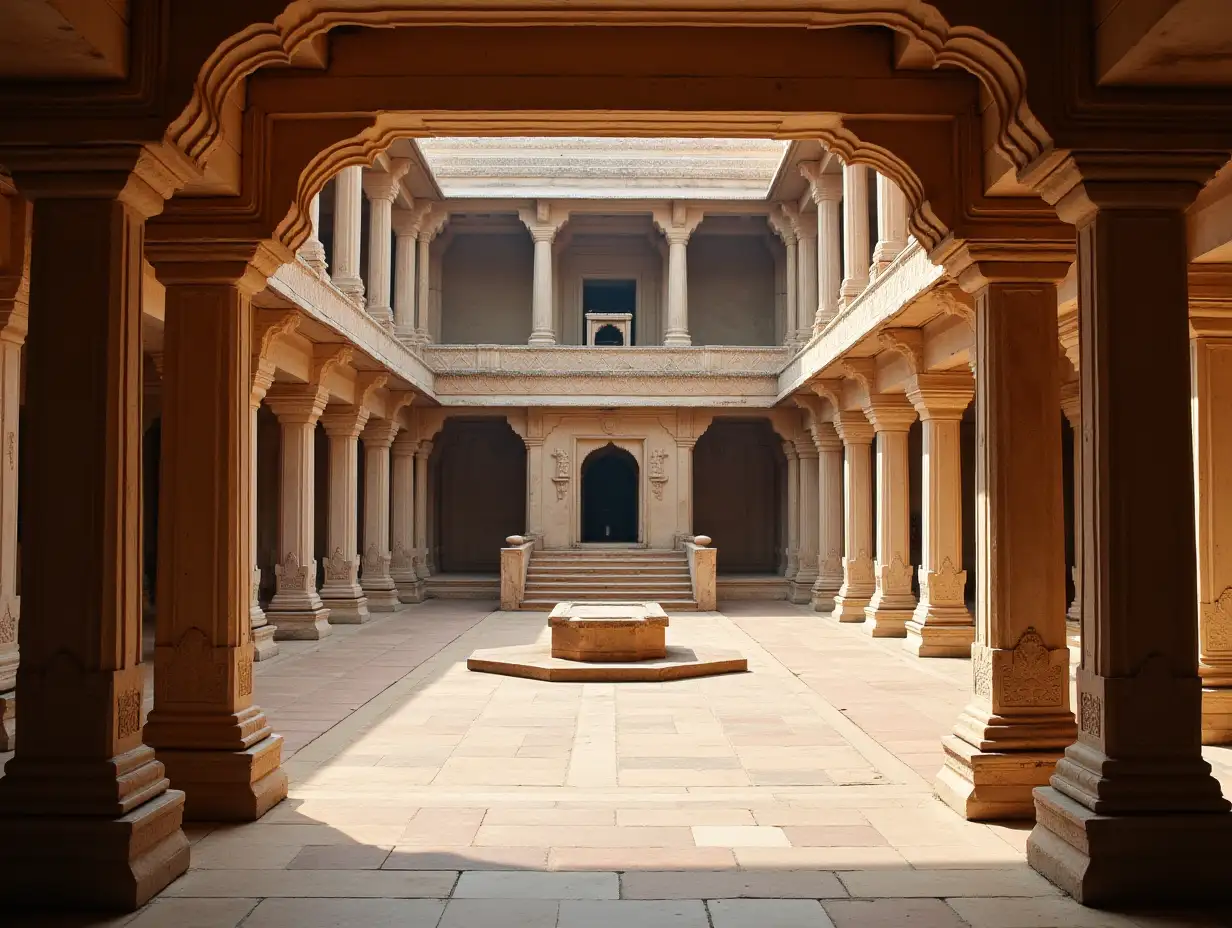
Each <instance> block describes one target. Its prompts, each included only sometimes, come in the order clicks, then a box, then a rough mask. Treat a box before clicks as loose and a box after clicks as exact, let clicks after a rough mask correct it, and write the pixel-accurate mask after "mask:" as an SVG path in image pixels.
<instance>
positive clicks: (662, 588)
mask: <svg viewBox="0 0 1232 928" xmlns="http://www.w3.org/2000/svg"><path fill="white" fill-rule="evenodd" d="M593 600H618V601H627V600H635V601H643V600H649V601H651V602H657V603H661V604H662V605H663V608H664V609H665V610H667V611H668V612H673V611H675V612H680V611H686V610H689V611H691V610H696V609H697V601H696V600H695V599H694V598H693V583H692V581H691V580H690V579H689V561H688V557H687V555H686V554H685V553H684V552H683V551H646V550H642V549H638V548H613V549H603V548H598V549H589V550H579V551H536V552H535V553H534V554H533V555H531V559H530V566H529V567H528V568H527V571H526V594H525V596H524V597H523V599H522V608H523V609H526V610H532V611H542V612H546V611H550V610H551V609H552V608H553V607H554V606H555V605H556V604H557V603H561V602H586V601H593Z"/></svg>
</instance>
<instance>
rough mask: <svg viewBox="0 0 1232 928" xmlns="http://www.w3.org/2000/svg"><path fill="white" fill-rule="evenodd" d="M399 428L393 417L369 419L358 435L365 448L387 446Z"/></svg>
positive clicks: (390, 443) (391, 442) (392, 441)
mask: <svg viewBox="0 0 1232 928" xmlns="http://www.w3.org/2000/svg"><path fill="white" fill-rule="evenodd" d="M401 428H402V427H401V426H400V425H399V424H398V423H397V422H396V421H394V420H393V419H370V420H369V421H368V423H367V425H366V426H365V427H364V430H363V432H361V433H360V436H359V437H360V439H361V440H362V441H363V443H364V447H365V448H374V449H380V448H388V447H389V446H390V445H392V444H393V443H394V439H395V438H396V437H397V435H398V432H399V430H400V429H401Z"/></svg>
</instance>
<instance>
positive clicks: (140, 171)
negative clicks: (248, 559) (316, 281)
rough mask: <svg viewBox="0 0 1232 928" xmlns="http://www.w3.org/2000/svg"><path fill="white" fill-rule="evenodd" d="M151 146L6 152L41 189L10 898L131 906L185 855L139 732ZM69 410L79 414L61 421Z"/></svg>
mask: <svg viewBox="0 0 1232 928" xmlns="http://www.w3.org/2000/svg"><path fill="white" fill-rule="evenodd" d="M161 151H162V149H161V148H160V149H159V150H157V151H155V150H151V151H143V150H142V149H140V148H139V147H137V146H133V147H131V148H127V147H125V146H122V145H118V144H117V145H113V146H110V147H109V148H108V149H107V157H106V158H105V159H103V160H101V161H100V159H99V158H98V156H97V154H96V153H95V152H93V151H84V152H80V151H78V152H74V151H64V152H40V153H39V154H38V155H37V158H36V159H35V160H34V161H33V162H32V163H23V158H22V156H21V155H20V154H14V156H13V157H12V158H8V157H6V159H5V160H6V166H7V167H9V168H10V169H12V170H13V172H14V175H15V177H16V180H17V185H18V187H19V189H21V191H22V193H23V195H25V196H27V197H29V198H31V199H32V200H33V201H34V220H33V241H34V242H35V243H36V244H35V245H34V248H33V253H32V255H31V259H32V260H31V263H30V314H29V317H30V339H29V343H28V346H27V349H26V388H27V391H28V392H27V394H26V413H27V420H26V422H27V428H26V430H25V431H24V433H23V435H22V442H23V444H24V445H25V448H26V460H27V462H28V463H29V470H28V471H27V473H26V474H25V477H26V480H25V486H24V487H23V490H22V505H23V522H24V534H23V538H22V603H21V605H22V613H23V621H22V622H21V625H20V627H19V629H18V633H19V643H20V646H21V658H22V659H21V665H20V667H19V668H18V670H17V690H18V691H19V692H20V693H21V715H22V730H21V738H20V739H19V740H18V742H17V750H16V754H15V755H14V757H13V758H12V759H11V760H10V761H9V762H8V764H7V765H6V767H5V771H4V777H3V778H0V834H3V835H4V840H3V841H2V842H0V899H4V900H5V905H6V906H12V905H27V906H45V905H46V903H47V900H48V899H49V898H54V899H55V900H56V901H57V902H58V903H60V904H61V905H75V906H82V907H93V908H103V907H111V908H122V909H125V910H130V911H131V910H132V909H135V908H136V907H138V906H140V905H142V904H144V903H145V902H146V901H147V900H149V899H150V897H151V896H153V895H154V894H155V893H157V892H158V891H160V890H161V889H162V888H163V887H165V886H166V885H167V884H168V883H170V882H171V881H172V880H174V879H175V878H176V877H177V876H179V875H180V874H182V873H184V871H185V870H187V869H188V840H187V839H186V838H185V837H184V833H183V831H182V830H181V829H180V823H181V817H182V811H183V807H184V794H183V793H182V792H180V791H179V790H172V789H168V785H169V783H168V780H167V777H166V776H165V775H164V770H163V764H162V762H161V761H159V760H157V759H156V758H155V756H154V751H153V749H151V748H150V747H148V746H147V745H145V744H143V743H142V721H143V719H142V693H143V689H144V686H143V684H144V671H143V668H142V666H141V566H140V565H141V550H140V544H139V539H140V537H141V522H140V510H141V507H140V504H139V501H138V491H139V487H140V485H141V454H140V449H141V395H142V373H141V292H142V255H143V246H144V230H145V220H146V218H147V217H148V216H151V215H153V214H155V213H157V212H158V211H159V210H160V209H161V208H162V203H163V198H164V197H166V196H169V195H170V193H171V178H173V177H175V176H176V172H177V171H178V170H179V169H180V168H181V167H183V166H182V165H180V164H179V163H178V162H176V163H170V164H169V163H165V162H162V161H160V160H159V153H160V152H161ZM79 156H80V157H79ZM74 158H78V159H79V160H77V161H74V160H73V159H74ZM27 168H31V169H32V170H30V171H27V170H26V169H27ZM75 168H76V170H75ZM95 171H96V172H97V173H92V172H95ZM66 255H71V256H72V267H71V272H68V271H66V266H65V256H66ZM230 322H231V320H228V324H230ZM66 365H68V367H66ZM70 368H71V370H72V376H71V377H69V376H66V370H68V369H70ZM211 376H212V377H214V376H217V375H216V374H212V375H211ZM247 390H248V384H244V385H243V394H241V395H240V396H239V397H238V398H237V399H236V404H237V407H238V410H240V411H245V412H246V403H247V395H246V394H247ZM66 409H73V410H75V411H76V413H77V415H76V416H75V417H74V421H73V423H72V427H71V428H69V427H67V425H66V423H65V410H66ZM244 434H247V433H246V431H245V432H244ZM237 447H242V443H241V444H240V445H237ZM239 492H241V493H242V492H244V490H243V488H240V490H239ZM236 522H237V524H238V525H241V526H242V525H243V524H244V522H243V519H237V520H236ZM240 534H241V535H243V537H242V538H237V540H236V550H237V551H239V552H241V553H243V551H244V548H245V547H246V544H247V541H246V539H247V535H246V534H245V533H240ZM234 569H235V572H236V575H237V577H242V578H243V581H244V582H243V587H244V591H243V592H244V595H243V598H237V599H236V600H235V602H234V604H233V606H234V609H235V612H236V616H237V617H240V616H242V617H243V618H244V619H245V620H246V619H247V616H248V608H247V588H248V577H249V576H250V574H249V573H248V569H247V564H246V563H242V562H240V563H236V564H235V566H234ZM66 581H68V582H66ZM66 593H71V595H66ZM228 653H233V652H228ZM230 679H232V680H234V679H235V678H234V676H232V677H231V678H230Z"/></svg>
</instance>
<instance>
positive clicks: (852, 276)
mask: <svg viewBox="0 0 1232 928" xmlns="http://www.w3.org/2000/svg"><path fill="white" fill-rule="evenodd" d="M843 258H844V265H845V276H844V277H843V285H842V301H843V303H844V304H846V303H850V302H851V301H852V300H854V299H855V298H856V297H858V296H859V295H860V294H861V293H863V292H864V291H865V290H866V289H867V288H868V268H869V253H868V168H867V167H866V166H865V165H863V164H853V163H852V162H850V161H849V162H847V163H846V164H844V165H843Z"/></svg>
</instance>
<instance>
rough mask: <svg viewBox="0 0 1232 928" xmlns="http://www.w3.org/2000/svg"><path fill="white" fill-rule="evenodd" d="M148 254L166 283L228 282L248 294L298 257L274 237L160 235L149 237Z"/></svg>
mask: <svg viewBox="0 0 1232 928" xmlns="http://www.w3.org/2000/svg"><path fill="white" fill-rule="evenodd" d="M176 231H177V232H178V231H179V230H178V229H176ZM145 256H146V259H147V260H148V261H149V262H150V264H151V265H153V267H154V273H155V274H156V275H157V277H158V279H159V281H160V282H161V283H162V284H163V285H164V286H168V287H172V286H190V287H200V286H229V287H235V288H236V289H237V290H238V291H239V292H240V293H241V294H242V295H243V296H244V297H248V298H250V297H252V295H253V294H255V293H259V292H260V291H261V290H263V289H265V282H266V281H267V280H268V279H269V278H270V277H271V276H273V274H274V273H275V272H276V271H277V270H278V268H280V267H282V265H284V264H286V263H288V262H289V261H292V260H294V258H295V255H294V253H293V252H292V251H291V250H290V249H288V248H286V247H285V246H284V245H282V244H281V243H279V242H275V241H272V240H269V241H267V240H253V241H247V242H243V241H241V242H207V243H202V242H190V241H175V240H171V239H162V240H160V239H158V238H148V239H147V240H146V245H145Z"/></svg>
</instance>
